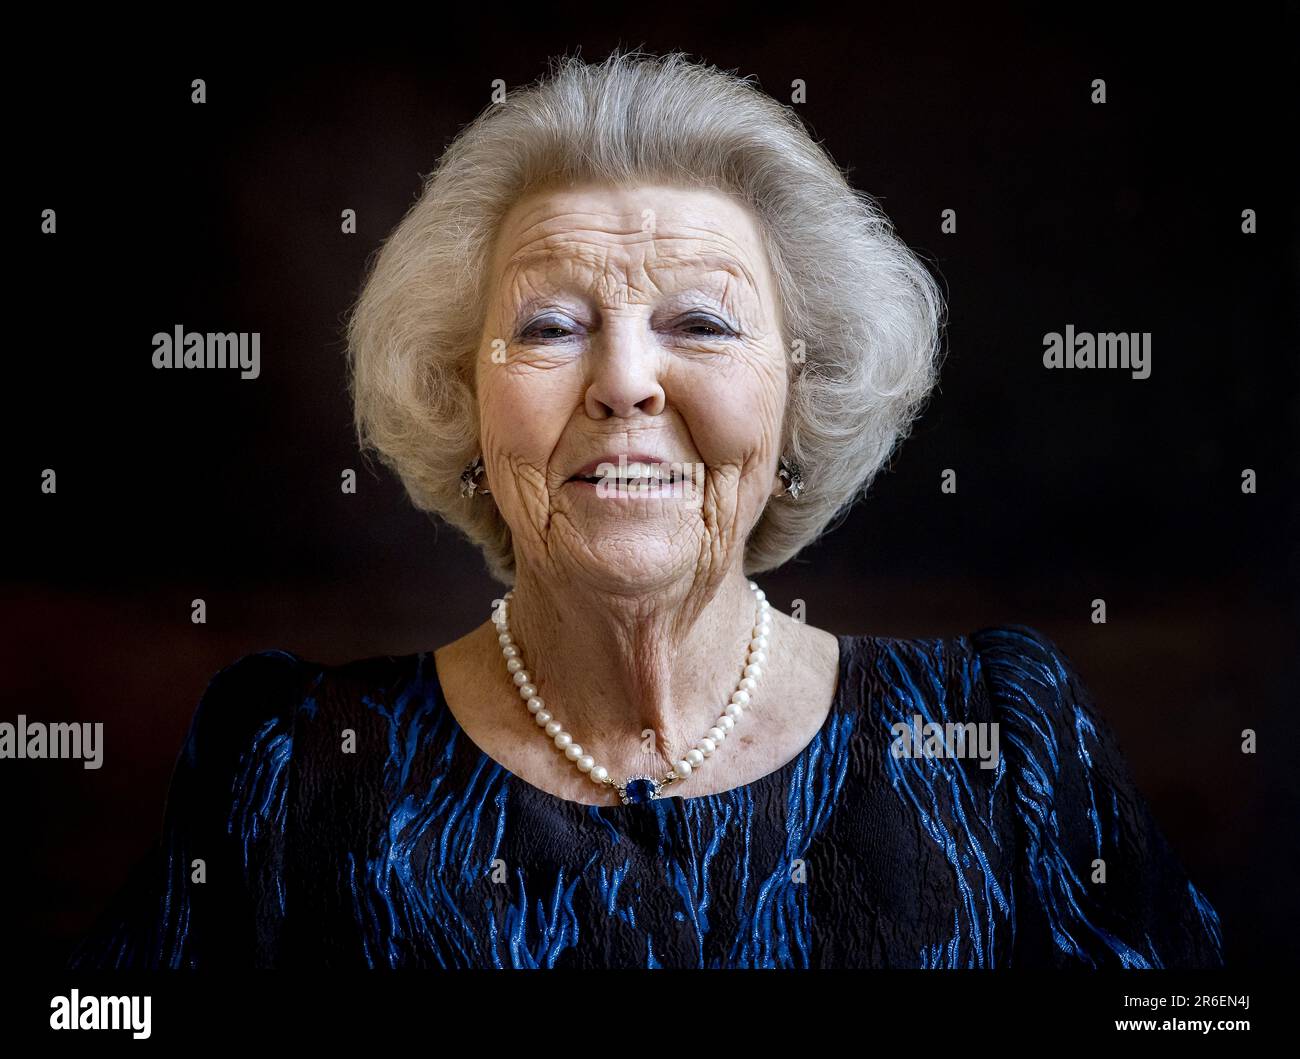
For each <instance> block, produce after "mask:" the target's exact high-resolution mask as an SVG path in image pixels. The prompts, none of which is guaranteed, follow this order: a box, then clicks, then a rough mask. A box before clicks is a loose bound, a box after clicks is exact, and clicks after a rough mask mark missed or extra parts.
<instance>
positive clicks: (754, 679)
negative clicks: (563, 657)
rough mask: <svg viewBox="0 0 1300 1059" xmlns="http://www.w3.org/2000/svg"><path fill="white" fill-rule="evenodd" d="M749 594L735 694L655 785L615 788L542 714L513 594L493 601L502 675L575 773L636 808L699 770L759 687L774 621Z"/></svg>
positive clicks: (642, 781)
mask: <svg viewBox="0 0 1300 1059" xmlns="http://www.w3.org/2000/svg"><path fill="white" fill-rule="evenodd" d="M749 589H750V591H751V592H753V593H754V600H755V602H756V603H757V605H758V606H757V613H756V614H755V618H754V627H753V629H752V630H751V637H752V639H751V640H750V641H749V647H748V649H747V652H746V657H745V664H744V670H743V672H742V674H741V678H740V682H739V683H738V684H737V685H736V690H735V691H733V692H732V693H731V701H730V702H728V703H727V705H726V706H725V707H724V708H723V711H722V714H721V715H720V716H719V717H718V719H717V720H716V721H714V722H713V727H711V728H710V729H709V730H708V732H707V733H705V735H704V736H703V737H702V738H701V739H700V740H699V741H698V742H697V743H696V744H695V746H693V747H692V748H691V749H690V750H688V751H687V752H686V754H685V755H684V756H683V757H682V759H681V760H680V761H678V762H676V763H675V764H674V766H673V767H672V769H670V770H669V771H668V772H667V773H665V774H664V776H663V778H662V779H657V780H656V779H654V778H652V777H650V776H629V777H628V778H627V779H626V780H624V781H623V782H622V783H618V782H617V781H616V780H614V779H612V778H611V777H610V775H609V771H608V770H607V769H606V768H605V766H604V765H597V764H596V762H595V759H594V758H592V756H591V755H590V754H588V753H587V752H586V751H585V750H583V748H582V747H581V746H579V745H578V744H577V743H575V742H574V741H573V736H572V735H570V734H569V733H568V732H567V731H565V729H564V726H563V725H561V724H560V722H559V721H557V720H556V719H555V716H554V714H552V713H551V712H550V711H549V710H548V709H547V708H546V702H545V700H544V699H542V698H540V697H539V696H538V694H537V688H536V686H535V685H534V684H533V682H532V676H531V674H529V672H528V670H527V669H526V668H524V660H523V657H522V656H521V655H520V653H519V647H518V645H517V644H516V643H515V641H514V637H513V636H511V635H510V622H509V610H510V600H511V599H512V598H513V597H514V594H515V593H514V589H511V590H510V591H509V592H507V593H506V594H505V597H504V598H503V599H494V600H493V601H492V607H493V613H492V621H493V623H494V624H495V625H496V629H497V642H498V643H499V644H500V645H501V654H502V655H503V656H504V658H505V660H506V674H507V675H508V676H509V677H510V680H511V681H512V682H513V684H514V686H515V688H516V689H518V691H519V697H520V698H521V699H523V700H524V702H525V703H527V705H528V712H529V713H531V714H532V715H533V720H534V721H536V722H537V727H538V728H541V729H542V730H543V731H545V733H546V734H547V736H548V737H550V739H551V740H552V741H554V743H555V746H556V749H558V750H563V751H564V756H565V757H566V758H568V759H569V760H570V761H572V762H573V764H574V765H575V766H577V769H578V771H579V772H581V773H583V774H585V775H586V776H587V778H588V779H590V780H591V781H592V783H595V784H597V785H600V786H609V787H613V788H614V789H615V790H617V791H618V793H619V797H620V798H621V799H622V801H623V804H624V805H628V804H633V803H637V804H639V803H641V802H649V801H653V800H654V799H656V798H658V797H660V796H661V793H662V791H663V789H664V787H666V786H668V785H669V784H670V783H674V782H676V781H678V780H684V779H685V778H686V777H687V776H689V775H690V774H691V773H692V772H694V771H695V770H696V769H699V768H701V767H703V765H704V762H705V761H707V760H708V759H709V758H711V757H712V756H713V754H714V753H715V752H716V751H717V749H718V747H719V746H721V745H722V743H723V741H724V740H725V739H726V738H727V736H728V735H729V734H730V733H731V730H732V729H733V728H735V726H736V722H737V721H739V720H740V719H741V718H742V717H744V716H745V707H746V706H748V705H749V700H750V694H751V693H752V692H753V691H754V689H755V688H756V687H757V686H758V681H759V678H760V677H761V676H762V675H763V664H764V663H765V662H766V661H767V646H768V638H769V636H770V635H771V633H772V618H771V615H770V614H769V613H768V611H769V609H770V607H771V604H769V603H768V601H767V597H766V595H765V594H764V592H763V590H762V589H761V588H759V587H758V585H756V584H755V583H754V582H753V581H751V582H749Z"/></svg>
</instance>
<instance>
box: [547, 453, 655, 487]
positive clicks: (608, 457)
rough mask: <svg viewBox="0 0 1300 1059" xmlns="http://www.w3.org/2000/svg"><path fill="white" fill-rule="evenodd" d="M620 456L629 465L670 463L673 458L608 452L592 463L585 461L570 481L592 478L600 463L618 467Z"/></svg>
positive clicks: (571, 476)
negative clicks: (666, 458)
mask: <svg viewBox="0 0 1300 1059" xmlns="http://www.w3.org/2000/svg"><path fill="white" fill-rule="evenodd" d="M620 457H622V458H623V459H624V460H626V461H627V465H628V467H631V466H632V464H634V463H641V464H660V463H663V464H669V463H671V462H672V461H671V460H665V459H664V458H663V457H661V456H652V455H649V454H648V453H644V452H627V453H621V452H611V453H606V454H605V455H603V456H597V457H596V458H595V459H594V460H592V461H591V462H590V463H584V464H583V465H582V466H581V467H579V468H578V469H577V470H576V471H574V472H573V474H571V475H570V476H569V481H573V480H574V479H575V478H590V477H591V476H592V475H594V474H595V473H596V472H597V471H598V470H599V469H600V465H601V464H602V463H608V464H611V465H612V466H614V467H617V466H618V461H619V458H620Z"/></svg>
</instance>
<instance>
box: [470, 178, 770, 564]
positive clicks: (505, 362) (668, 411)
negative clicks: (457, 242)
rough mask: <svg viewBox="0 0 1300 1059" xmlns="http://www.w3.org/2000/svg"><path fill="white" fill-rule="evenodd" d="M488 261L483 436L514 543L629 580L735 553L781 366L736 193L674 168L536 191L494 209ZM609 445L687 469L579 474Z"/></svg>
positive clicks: (762, 271) (759, 487)
mask: <svg viewBox="0 0 1300 1059" xmlns="http://www.w3.org/2000/svg"><path fill="white" fill-rule="evenodd" d="M491 268H492V272H491V278H490V280H489V292H488V297H489V302H488V312H487V317H486V322H485V325H484V331H483V336H482V341H481V343H480V348H479V353H478V360H477V365H476V371H477V389H478V402H479V412H480V416H481V438H480V440H481V442H482V447H483V460H484V464H485V467H486V477H487V480H488V484H489V488H490V489H491V491H492V498H493V499H494V500H495V501H496V503H497V505H498V506H499V507H500V509H501V513H502V515H503V517H504V518H505V520H506V522H507V523H508V524H509V526H510V528H511V531H512V534H513V537H514V548H515V555H516V561H517V562H518V563H519V564H520V565H521V566H523V565H527V566H529V567H531V568H533V569H536V570H538V571H539V572H540V573H542V574H543V575H544V576H550V577H556V576H560V577H569V578H579V579H581V580H583V581H589V582H593V583H596V584H600V585H604V586H606V587H610V588H615V587H619V586H622V587H625V588H628V589H645V588H647V587H653V586H654V585H656V584H667V583H670V582H673V581H677V580H679V579H681V578H682V577H689V578H692V579H694V580H701V579H704V580H714V579H716V578H717V577H718V576H721V575H722V574H723V573H725V572H726V571H727V570H728V569H730V567H731V565H732V564H733V563H737V564H738V563H739V562H740V559H741V556H742V554H743V549H744V543H745V538H746V537H747V536H748V534H749V531H750V530H751V529H752V528H753V526H754V524H755V523H756V522H757V521H758V518H759V516H760V514H761V513H762V510H763V506H764V505H765V504H766V502H767V500H768V498H769V496H770V495H771V494H772V492H773V489H774V487H775V483H776V478H775V470H776V463H777V458H778V456H779V451H778V445H779V440H780V430H781V424H782V417H783V415H784V411H785V401H786V385H787V374H786V371H787V369H786V357H785V352H784V349H783V347H782V340H781V336H780V329H779V325H778V322H777V303H776V286H775V283H774V281H773V278H772V276H771V273H770V271H769V269H768V265H767V258H766V255H765V253H764V251H763V248H762V244H761V242H760V238H759V233H758V228H757V225H756V223H755V222H754V221H753V220H752V219H751V217H750V215H749V213H748V211H747V210H746V209H745V208H744V207H743V206H742V205H741V204H740V203H738V202H737V201H735V200H733V199H731V198H730V197H728V196H726V195H723V194H720V193H716V192H712V191H704V190H695V189H685V188H675V187H663V186H655V187H640V188H630V189H629V188H622V189H618V188H612V187H604V186H592V187H586V188H578V189H565V190H552V189H547V190H542V191H537V192H534V193H533V194H531V195H529V196H527V197H525V198H522V199H521V200H520V201H518V202H517V203H516V204H515V205H514V207H513V208H512V209H511V210H510V212H509V213H508V214H507V215H506V217H505V218H504V220H503V222H502V225H501V228H500V230H499V232H498V235H497V241H496V245H495V252H494V255H493V261H492V264H491ZM620 455H623V456H626V457H627V463H628V464H629V465H631V464H633V463H634V462H635V460H636V458H637V457H640V458H641V460H642V462H643V463H644V462H650V463H653V464H665V465H671V464H678V465H680V466H681V467H684V468H685V471H686V475H687V478H688V482H685V483H683V482H678V483H676V484H669V485H666V486H664V485H661V486H660V487H659V488H658V489H657V490H651V495H644V494H642V495H638V494H637V493H636V491H635V489H633V490H620V489H619V488H618V485H617V483H616V482H615V481H613V480H612V479H609V478H608V477H606V478H603V479H602V480H600V481H598V482H592V481H584V480H583V476H595V477H597V478H600V476H601V474H602V471H604V472H606V473H607V471H608V469H600V468H597V466H596V465H597V464H598V463H602V462H606V461H608V462H609V463H611V464H613V465H614V467H617V466H618V458H619V456H620ZM632 469H633V470H635V469H636V468H632ZM643 469H644V468H643ZM665 469H667V468H665ZM655 492H657V493H658V495H654V493H655Z"/></svg>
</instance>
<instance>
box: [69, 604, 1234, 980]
mask: <svg viewBox="0 0 1300 1059" xmlns="http://www.w3.org/2000/svg"><path fill="white" fill-rule="evenodd" d="M839 642H840V676H839V685H838V689H837V692H836V697H835V702H834V704H833V706H832V709H831V711H830V714H829V715H828V717H827V719H826V722H825V724H824V726H823V727H822V729H821V730H820V732H819V733H818V734H817V735H816V737H815V738H814V739H813V740H812V742H811V743H810V744H809V745H808V746H807V747H805V748H804V750H803V751H802V752H801V753H799V754H798V755H797V756H796V757H794V758H793V759H791V760H790V761H789V762H788V763H787V764H786V765H785V766H783V767H782V768H780V769H778V770H776V771H774V772H772V773H769V774H768V775H766V776H764V777H762V778H761V779H759V780H757V781H755V782H753V783H750V784H747V785H744V786H742V787H738V788H735V789H733V790H730V791H726V792H723V793H720V794H713V795H704V796H697V797H690V796H689V789H688V788H687V785H682V786H681V787H680V788H679V789H680V790H681V792H682V794H683V795H685V797H668V798H662V799H658V800H655V801H651V802H648V803H645V804H640V805H638V804H632V805H614V806H587V805H581V804H579V803H576V802H570V801H567V800H563V799H560V798H557V797H555V796H553V795H549V794H547V793H545V792H544V791H541V790H540V789H538V788H536V787H534V786H532V785H531V784H529V783H527V782H525V781H524V780H522V779H521V778H519V777H517V776H515V775H513V774H512V773H510V772H507V771H506V770H505V769H503V768H502V767H501V766H499V765H498V764H496V763H495V762H494V761H493V760H492V759H490V758H489V757H487V756H486V755H485V754H484V753H483V752H482V751H480V750H479V749H478V748H477V747H476V746H475V745H474V744H473V743H472V742H471V741H470V740H469V739H468V737H467V736H466V735H465V733H464V731H463V730H462V729H461V728H460V726H459V724H458V723H457V722H456V720H455V718H454V717H453V716H452V714H451V712H450V711H449V710H448V709H447V707H446V703H445V701H444V699H443V695H442V691H441V688H440V686H439V683H438V679H437V674H436V671H435V668H434V664H433V656H432V654H431V653H427V652H426V653H420V654H414V655H406V656H399V657H392V656H383V657H378V658H370V659H363V660H360V661H357V662H352V663H349V664H346V665H340V666H325V665H320V664H316V663H311V662H308V661H305V660H303V659H301V658H299V657H297V656H295V655H293V654H290V653H287V652H283V651H267V652H263V653H259V654H252V655H247V656H245V657H243V658H241V659H239V660H238V661H237V662H236V663H235V664H233V665H232V666H230V667H228V668H227V669H225V670H223V671H222V672H220V673H219V674H217V675H216V676H215V677H214V678H213V680H212V682H211V684H210V685H209V687H208V690H207V692H206V694H205V695H204V697H203V699H202V701H201V702H200V703H199V707H198V709H197V711H196V712H195V715H194V719H193V722H192V725H191V729H190V734H189V738H188V740H187V742H186V744H185V747H184V749H183V751H182V753H181V755H180V757H179V759H178V761H177V765H176V770H175V774H174V777H173V780H172V784H171V788H170V792H169V795H168V799H167V805H166V812H165V819H164V825H163V830H162V833H161V835H160V836H159V839H158V842H157V843H156V846H155V848H154V849H153V850H152V852H151V853H150V855H149V856H148V857H147V858H146V859H145V860H143V861H142V862H141V863H140V865H139V866H138V867H137V870H136V871H135V872H134V874H133V875H132V877H131V879H130V880H129V881H128V883H127V884H126V885H125V886H124V887H123V889H122V891H121V892H120V894H119V895H118V898H117V900H116V901H115V902H114V903H113V905H112V906H111V907H110V908H109V909H108V910H107V911H106V913H105V915H104V916H103V918H102V920H101V921H100V923H99V924H97V926H96V927H95V929H93V930H92V931H91V932H89V933H88V934H87V935H86V936H85V937H84V938H83V939H82V940H81V941H80V943H79V944H78V945H77V946H76V948H75V949H74V951H73V953H72V956H71V958H70V966H73V967H169V968H180V967H226V968H230V967H310V968H322V967H327V968H328V967H337V968H344V967H347V968H352V967H360V968H390V967H393V968H408V967H438V968H484V967H486V968H546V967H556V968H568V967H573V968H605V967H639V968H654V967H699V968H752V967H791V968H802V967H910V968H994V967H1026V966H1031V967H1084V968H1102V967H1124V968H1158V967H1202V966H1206V967H1208V966H1218V965H1220V964H1221V963H1222V954H1221V936H1220V926H1219V920H1218V917H1217V915H1216V913H1215V910H1214V908H1213V907H1212V906H1211V903H1210V902H1209V900H1207V898H1206V896H1205V895H1204V894H1203V893H1201V891H1200V890H1198V889H1197V887H1196V886H1195V885H1194V884H1193V882H1192V881H1191V880H1190V879H1189V878H1188V877H1187V874H1186V873H1185V872H1184V870H1183V868H1182V867H1181V864H1180V861H1179V860H1178V858H1177V856H1176V855H1175V854H1174V852H1173V851H1172V850H1171V849H1170V848H1169V846H1168V845H1167V843H1166V841H1165V839H1164V837H1163V836H1162V834H1161V832H1160V830H1159V828H1158V826H1157V824H1156V823H1155V822H1154V821H1153V820H1152V818H1151V815H1150V812H1149V810H1148V808H1147V805H1146V803H1145V801H1144V800H1143V798H1142V796H1141V794H1140V793H1139V791H1138V790H1137V789H1136V787H1135V785H1134V783H1133V780H1132V777H1131V774H1130V773H1129V771H1128V768H1127V766H1126V764H1125V762H1124V760H1123V758H1122V756H1121V754H1120V751H1119V749H1118V747H1117V745H1116V741H1115V739H1114V736H1113V735H1112V733H1111V731H1110V729H1109V728H1108V727H1107V725H1106V724H1105V722H1104V721H1103V719H1102V717H1101V716H1100V714H1099V713H1098V711H1097V710H1096V708H1095V706H1094V705H1093V704H1092V702H1091V700H1090V698H1089V696H1088V693H1087V691H1086V689H1085V688H1084V687H1083V685H1082V684H1081V682H1080V680H1079V677H1078V674H1077V673H1075V672H1074V670H1073V669H1072V668H1071V665H1070V663H1069V661H1068V660H1067V659H1066V657H1065V656H1064V655H1063V654H1062V653H1061V652H1060V650H1059V649H1058V648H1057V647H1056V646H1055V645H1054V644H1053V643H1052V642H1051V641H1050V640H1049V639H1048V638H1047V637H1045V636H1044V635H1042V634H1041V633H1039V632H1038V631H1036V630H1034V629H1031V628H1028V627H1025V626H1020V625H1008V626H999V627H994V628H986V629H981V630H979V631H978V632H975V633H972V634H970V635H968V636H957V637H951V638H944V639H939V638H936V639H895V638H888V637H876V636H847V635H846V636H840V637H839ZM918 716H919V717H920V718H923V721H921V722H917V721H916V718H917V717H918ZM928 722H935V723H938V724H941V725H942V724H944V723H946V722H954V723H966V722H974V723H976V724H984V725H992V724H994V723H996V724H997V726H998V728H997V731H998V750H999V753H998V756H997V760H996V767H993V768H985V767H982V764H981V762H980V761H979V760H978V759H977V758H975V757H971V756H968V757H964V758H963V757H951V756H947V755H944V754H932V755H929V756H927V755H925V754H915V755H912V756H905V755H900V754H899V753H897V752H896V751H897V748H898V746H899V743H898V732H899V729H898V728H896V727H895V725H897V724H902V725H905V726H907V727H908V728H911V729H912V730H915V726H916V725H917V724H920V723H928ZM986 731H991V729H986ZM348 732H351V733H353V741H354V752H352V753H348V752H344V748H345V740H346V739H347V738H348ZM557 760H560V761H562V759H558V755H557ZM990 760H991V759H990ZM199 862H201V864H200V863H199ZM200 871H201V876H200ZM200 878H201V881H200Z"/></svg>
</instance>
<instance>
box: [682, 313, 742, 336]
mask: <svg viewBox="0 0 1300 1059" xmlns="http://www.w3.org/2000/svg"><path fill="white" fill-rule="evenodd" d="M681 326H682V327H683V328H684V329H685V330H687V331H690V332H691V333H692V334H694V335H698V336H699V337H701V338H723V337H726V336H728V335H731V334H734V333H735V332H733V331H732V330H731V328H730V327H728V326H727V325H726V324H724V323H722V321H720V320H715V319H714V318H713V317H711V316H688V317H687V318H686V319H685V320H683V321H682V325H681ZM701 328H702V329H703V330H699V329H701Z"/></svg>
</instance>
